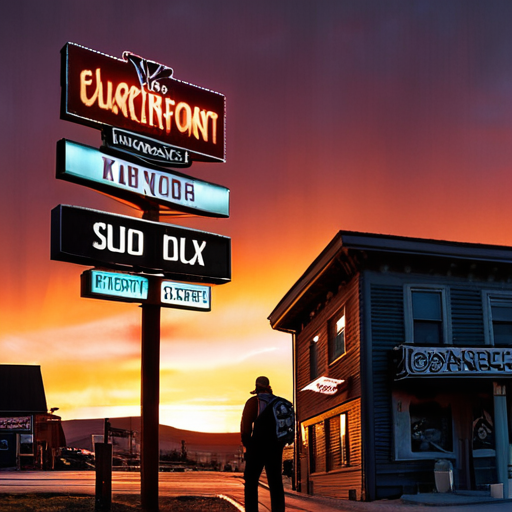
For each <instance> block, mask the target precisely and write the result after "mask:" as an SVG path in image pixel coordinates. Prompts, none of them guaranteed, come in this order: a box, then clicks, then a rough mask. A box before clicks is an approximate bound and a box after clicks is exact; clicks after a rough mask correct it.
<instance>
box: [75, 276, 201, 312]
mask: <svg viewBox="0 0 512 512" xmlns="http://www.w3.org/2000/svg"><path fill="white" fill-rule="evenodd" d="M150 283H151V284H150ZM81 296H82V297H87V298H92V299H103V300H115V301H121V302H139V303H144V304H156V305H158V306H164V307H168V308H176V309H189V310H194V311H210V310H211V288H210V287H209V286H203V285H197V284H190V283H177V282H174V281H168V280H166V279H162V278H160V277H156V276H142V275H138V274H128V273H124V272H107V271H105V270H96V269H93V270H86V271H85V272H83V273H82V276H81Z"/></svg>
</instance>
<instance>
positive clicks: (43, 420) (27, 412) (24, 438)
mask: <svg viewBox="0 0 512 512" xmlns="http://www.w3.org/2000/svg"><path fill="white" fill-rule="evenodd" d="M0 390H1V391H2V392H1V393H0V469H2V468H15V469H53V468H54V465H55V458H56V457H57V455H58V453H59V450H60V448H61V447H64V446H66V440H65V437H64V432H63V430H62V425H61V421H60V417H59V416H56V415H54V414H51V413H48V410H47V406H46V396H45V393H44V386H43V379H42V376H41V368H40V367H39V366H27V365H0Z"/></svg>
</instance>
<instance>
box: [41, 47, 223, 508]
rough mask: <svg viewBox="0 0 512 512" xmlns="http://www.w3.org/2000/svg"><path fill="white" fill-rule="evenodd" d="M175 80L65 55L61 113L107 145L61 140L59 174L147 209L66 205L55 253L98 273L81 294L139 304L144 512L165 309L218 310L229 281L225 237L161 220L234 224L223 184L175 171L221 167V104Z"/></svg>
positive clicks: (131, 58) (88, 277)
mask: <svg viewBox="0 0 512 512" xmlns="http://www.w3.org/2000/svg"><path fill="white" fill-rule="evenodd" d="M172 75H173V70H172V69H171V68H169V67H167V66H163V65H161V64H158V63H156V62H153V61H149V60H146V59H143V58H141V57H139V56H137V55H134V54H132V53H130V52H124V54H123V58H122V59H117V58H114V57H110V56H108V55H105V54H103V53H100V52H96V51H94V50H90V49H88V48H84V47H82V46H79V45H76V44H72V43H68V44H66V45H65V46H64V48H63V49H62V73H61V85H62V97H61V118H62V119H66V120H68V121H72V122H77V123H80V124H84V125H86V126H90V127H92V128H96V129H100V130H101V131H102V140H103V145H102V147H101V148H99V149H95V148H92V147H88V146H84V145H82V144H79V143H75V142H72V141H68V140H65V139H63V140H61V141H59V142H58V143H57V174H56V177H57V178H59V179H64V180H67V181H71V182H74V183H77V184H80V185H85V186H88V187H90V188H92V189H94V190H97V191H99V192H102V193H104V194H107V195H109V196H111V197H113V198H115V199H118V200H120V201H122V202H124V203H127V204H129V205H131V206H133V207H135V208H138V209H140V210H142V212H143V215H142V219H136V218H133V217H127V216H122V215H115V214H110V213H107V212H100V211H96V210H91V209H87V208H82V207H77V206H66V205H59V206H57V207H55V208H54V209H53V210H52V229H51V258H52V259H53V260H58V261H67V262H70V263H77V264H82V265H89V266H92V267H93V268H92V269H90V270H87V271H85V272H84V273H83V274H82V277H81V294H82V296H83V297H90V298H97V299H103V300H116V301H124V302H138V303H140V304H141V309H142V318H141V501H142V508H143V510H145V511H148V512H149V511H151V512H153V511H158V473H159V460H160V447H159V424H160V421H159V403H160V316H161V308H162V307H171V308H182V309H190V310H194V311H210V309H211V305H210V300H211V293H210V287H209V286H204V283H207V284H223V283H227V282H229V281H230V280H231V240H230V239H229V238H227V237H224V236H221V235H216V234H214V233H206V232H202V231H197V230H193V229H187V228H182V227H180V226H175V225H171V224H167V223H162V222H160V213H161V212H162V213H166V214H169V215H174V216H183V215H200V216H207V217H224V218H226V217H229V190H228V189H227V188H225V187H222V186H220V185H216V184H213V183H208V182H206V181H203V180H198V179H196V178H193V177H191V176H188V175H185V174H183V173H182V172H181V171H176V170H173V169H168V167H172V168H178V169H182V168H187V167H190V166H191V165H192V163H193V162H195V161H203V162H225V98H224V96H223V95H221V94H219V93H215V92H213V91H210V90H208V89H204V88H202V87H197V86H194V85H191V84H188V83H186V82H182V81H180V80H176V79H174V78H173V76H172ZM98 267H100V268H98ZM170 279H172V280H173V281H171V280H170ZM175 279H177V280H178V281H180V282H174V280H175ZM109 492H111V491H109ZM97 501H98V496H97ZM109 506H110V502H108V507H109Z"/></svg>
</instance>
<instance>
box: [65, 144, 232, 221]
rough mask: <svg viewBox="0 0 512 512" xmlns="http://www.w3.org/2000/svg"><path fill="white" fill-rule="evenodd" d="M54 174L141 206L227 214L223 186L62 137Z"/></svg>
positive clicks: (227, 207)
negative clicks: (132, 160)
mask: <svg viewBox="0 0 512 512" xmlns="http://www.w3.org/2000/svg"><path fill="white" fill-rule="evenodd" d="M57 178H59V179H63V180H67V181H72V182H76V183H79V184H81V185H86V186H88V187H90V188H93V189H95V190H99V191H100V192H103V193H105V194H109V195H113V196H115V197H117V198H119V199H121V200H124V201H127V202H130V203H132V204H134V205H136V206H139V207H140V208H142V209H150V206H151V205H152V204H153V205H154V204H157V205H162V206H163V207H165V208H167V209H169V210H174V211H178V212H182V213H189V214H194V215H207V216H210V217H229V189H227V188H225V187H222V186H220V185H215V184H213V183H208V182H206V181H202V180H198V179H195V178H191V177H189V176H185V175H183V174H180V173H176V172H175V173H170V172H168V171H167V170H163V169H156V168H153V167H151V166H149V165H148V166H142V165H139V164H137V163H134V162H131V161H128V160H123V159H121V158H117V157H114V156H111V155H107V154H105V153H102V152H101V151H98V150H97V149H94V148H91V147H89V146H84V145H82V144H78V143H76V142H71V141H69V140H65V139H62V140H60V141H59V142H58V143H57Z"/></svg>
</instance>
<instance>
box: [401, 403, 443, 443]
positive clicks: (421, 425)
mask: <svg viewBox="0 0 512 512" xmlns="http://www.w3.org/2000/svg"><path fill="white" fill-rule="evenodd" d="M409 413H410V418H411V450H412V452H444V453H449V452H452V450H453V436H452V414H451V410H450V408H449V407H441V406H440V405H439V404H438V403H436V402H425V403H421V404H411V405H410V408H409Z"/></svg>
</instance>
